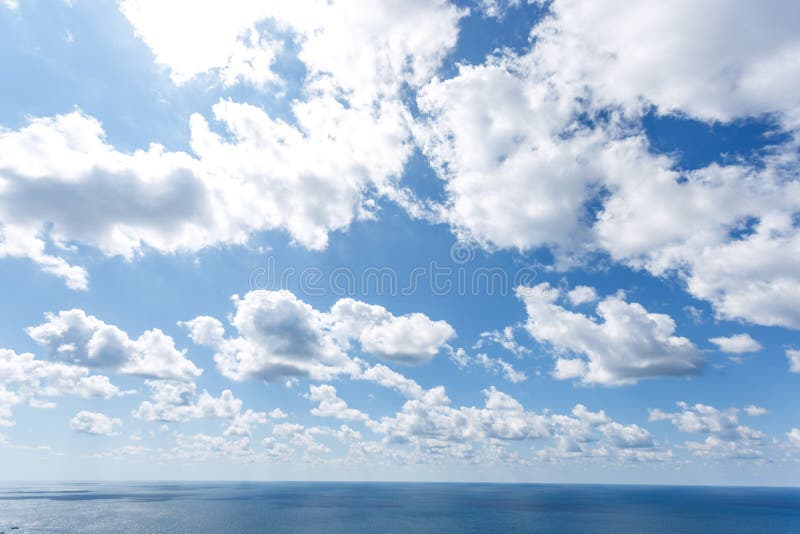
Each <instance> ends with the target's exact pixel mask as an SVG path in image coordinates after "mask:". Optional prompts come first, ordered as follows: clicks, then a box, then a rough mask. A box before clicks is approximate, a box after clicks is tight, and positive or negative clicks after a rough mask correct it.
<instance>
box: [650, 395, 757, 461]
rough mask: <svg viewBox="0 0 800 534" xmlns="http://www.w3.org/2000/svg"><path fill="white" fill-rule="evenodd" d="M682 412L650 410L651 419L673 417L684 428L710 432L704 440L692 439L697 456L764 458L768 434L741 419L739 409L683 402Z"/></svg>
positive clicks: (702, 432)
mask: <svg viewBox="0 0 800 534" xmlns="http://www.w3.org/2000/svg"><path fill="white" fill-rule="evenodd" d="M678 407H679V408H680V409H681V411H680V412H675V413H668V412H663V411H661V410H650V420H651V421H669V422H671V423H672V424H673V425H675V427H676V428H677V429H678V430H680V431H681V432H687V433H691V434H701V435H705V436H707V437H706V439H705V440H704V441H702V442H696V441H689V442H687V443H686V447H687V448H688V449H689V450H690V451H691V452H692V454H694V455H696V456H703V457H711V458H741V459H750V458H760V457H761V456H763V447H764V446H765V445H766V435H765V434H764V433H762V432H760V431H758V430H754V429H752V428H750V427H748V426H745V425H742V424H740V423H739V417H738V413H739V412H738V410H736V409H728V410H724V411H722V410H718V409H716V408H714V407H713V406H707V405H704V404H695V405H694V406H690V405H688V404H686V403H685V402H679V403H678Z"/></svg>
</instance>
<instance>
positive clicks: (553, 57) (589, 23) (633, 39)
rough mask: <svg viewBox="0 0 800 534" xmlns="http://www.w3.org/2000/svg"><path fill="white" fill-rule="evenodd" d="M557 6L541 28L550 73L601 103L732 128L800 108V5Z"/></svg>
mask: <svg viewBox="0 0 800 534" xmlns="http://www.w3.org/2000/svg"><path fill="white" fill-rule="evenodd" d="M549 7H550V10H551V16H549V17H546V18H545V19H544V21H543V22H542V23H540V24H539V25H538V26H537V27H535V28H534V31H533V35H534V36H535V38H536V48H537V52H536V53H537V55H538V56H539V58H540V60H541V66H542V67H543V68H545V69H547V70H549V71H550V72H552V73H553V76H554V78H555V80H556V82H557V83H559V84H562V85H564V86H571V87H585V88H586V90H587V92H589V93H590V94H591V95H592V97H593V98H595V99H597V100H598V104H599V105H609V104H611V105H621V106H624V107H625V108H627V109H630V110H634V111H638V110H640V109H642V108H644V107H646V106H647V105H655V106H656V107H657V108H658V110H659V112H661V113H664V114H666V113H675V112H677V113H683V114H687V115H691V116H694V117H697V118H700V119H703V120H708V121H728V120H731V119H734V118H737V117H749V116H759V115H763V114H768V113H788V114H792V113H795V112H796V110H797V108H798V105H799V104H800V99H798V97H797V94H796V93H795V92H793V91H792V90H791V87H792V85H793V84H796V83H797V82H798V81H800V63H799V62H798V61H797V58H798V54H800V39H798V36H797V33H796V32H795V31H794V28H793V26H792V24H791V23H790V22H789V21H790V20H793V19H794V18H796V17H798V16H800V9H798V7H797V6H796V5H794V4H787V3H785V2H781V1H779V0H770V1H767V2H764V3H762V4H759V5H758V6H756V5H753V4H751V3H749V2H746V1H737V2H735V3H733V4H731V3H730V2H723V1H721V0H704V1H700V2H696V1H689V0H682V1H678V2H670V3H669V4H667V3H663V2H658V1H657V0H648V1H646V2H640V3H637V4H636V5H635V6H625V7H622V6H620V5H619V4H618V3H616V2H613V1H612V0H600V1H593V0H556V1H555V2H552V3H551V4H550V6H549ZM656 65H657V67H655V66H656ZM776 73H780V75H779V76H778V75H777V74H776ZM675 80H680V83H675Z"/></svg>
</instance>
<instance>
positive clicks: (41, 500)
mask: <svg viewBox="0 0 800 534" xmlns="http://www.w3.org/2000/svg"><path fill="white" fill-rule="evenodd" d="M2 490H3V492H4V493H3V495H4V496H5V497H11V496H14V495H16V496H17V498H15V499H9V498H4V499H3V500H2V503H1V504H0V530H6V531H8V529H9V528H10V526H20V527H21V528H20V530H19V532H20V533H23V532H69V533H71V532H120V533H132V532H137V533H139V532H148V533H160V532H165V533H166V532H170V533H189V532H193V533H205V532H209V533H210V532H214V533H229V532H230V533H232V532H266V531H269V532H334V533H339V532H342V533H344V532H347V533H361V532H387V533H395V532H538V533H550V532H553V533H555V532H558V533H566V534H570V533H578V532H580V533H584V532H595V533H614V534H620V533H627V532H633V533H639V532H641V533H644V532H647V533H656V534H661V533H673V532H683V533H690V534H691V533H698V534H699V533H707V532H726V533H733V534H740V533H748V534H750V533H752V534H756V533H767V532H770V533H772V532H777V533H784V532H785V533H788V532H800V490H798V489H787V488H713V487H657V486H583V485H544V484H450V483H446V484H422V483H419V484H413V483H299V482H298V483H290V482H283V483H280V482H275V483H250V482H242V483H153V484H146V483H130V484H121V483H118V484H93V485H88V486H78V487H76V485H70V484H49V485H41V487H37V486H36V485H28V486H10V485H6V487H3V488H2ZM59 496H60V497H63V498H59Z"/></svg>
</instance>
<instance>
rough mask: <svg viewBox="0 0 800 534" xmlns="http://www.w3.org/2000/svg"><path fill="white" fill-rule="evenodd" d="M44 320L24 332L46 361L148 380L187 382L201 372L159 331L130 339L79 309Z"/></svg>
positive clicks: (47, 316)
mask: <svg viewBox="0 0 800 534" xmlns="http://www.w3.org/2000/svg"><path fill="white" fill-rule="evenodd" d="M45 319H46V321H45V322H44V323H42V324H40V325H38V326H32V327H30V328H28V329H26V332H27V333H28V335H29V336H30V337H31V339H33V340H34V341H35V342H36V343H38V344H40V345H42V346H44V347H45V349H46V351H47V356H48V357H49V358H53V359H55V360H59V361H63V362H66V363H70V364H73V365H81V366H86V367H90V368H92V369H102V370H106V371H112V372H116V373H120V374H127V375H136V376H143V377H152V378H172V379H176V380H191V379H193V378H196V377H198V376H200V374H201V373H202V372H203V371H202V370H201V369H198V368H197V367H196V366H195V365H194V363H192V362H191V361H190V360H189V359H187V358H186V351H185V350H184V351H179V350H178V349H176V348H175V342H174V341H173V339H172V338H171V337H169V336H167V335H166V334H164V333H163V332H162V331H161V330H158V329H153V330H148V331H147V332H145V333H143V334H142V335H141V336H139V337H138V338H137V339H135V340H134V339H131V338H130V337H128V334H127V333H125V332H124V331H122V330H120V329H119V328H118V327H116V326H114V325H109V324H106V323H104V322H103V321H101V320H100V319H98V318H96V317H94V316H93V315H86V312H84V311H83V310H79V309H74V310H69V311H61V312H59V313H58V314H51V313H48V314H46V315H45Z"/></svg>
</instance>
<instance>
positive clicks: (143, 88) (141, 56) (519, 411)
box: [0, 0, 800, 485]
mask: <svg viewBox="0 0 800 534" xmlns="http://www.w3.org/2000/svg"><path fill="white" fill-rule="evenodd" d="M799 18H800V4H796V3H793V2H786V1H778V0H766V1H764V2H759V3H753V2H745V1H739V0H736V1H730V0H726V1H722V0H701V1H697V0H693V1H688V0H675V1H673V2H660V1H656V0H646V1H643V2H638V3H636V4H635V5H632V4H631V5H622V4H620V3H619V2H614V1H611V0H552V1H550V2H546V1H537V0H530V1H527V2H526V1H524V0H481V1H466V0H464V1H452V0H402V1H400V0H333V1H328V0H291V1H289V0H285V1H284V0H275V1H273V2H247V1H243V0H242V1H228V2H225V3H211V2H208V3H197V2H190V1H177V0H176V1H174V2H161V1H157V0H122V1H120V2H111V1H99V2H89V1H85V0H72V1H64V2H60V1H52V2H44V1H34V0H30V1H28V0H3V1H2V2H0V49H1V50H2V54H0V69H1V70H2V72H3V75H2V77H0V96H2V98H0V275H1V276H0V295H2V299H1V300H0V450H2V453H1V454H0V473H2V475H0V477H2V478H3V479H5V480H32V479H37V480H107V479H115V480H141V479H150V480H155V479H161V480H167V479H169V480H190V479H191V480H217V479H219V480H245V479H246V480H425V481H438V480H441V481H497V482H581V483H645V484H735V485H740V484H745V485H795V484H796V483H797V480H798V477H799V476H800V414H798V411H797V400H798V397H797V395H798V393H797V392H798V391H799V390H798V386H800V338H799V337H798V334H797V332H798V329H800V305H798V303H800V265H798V261H797V258H798V257H800V179H798V171H799V170H800V93H798V92H797V90H796V88H797V87H798V85H800V33H798V32H797V29H796V21H797V20H798V19H799Z"/></svg>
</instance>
